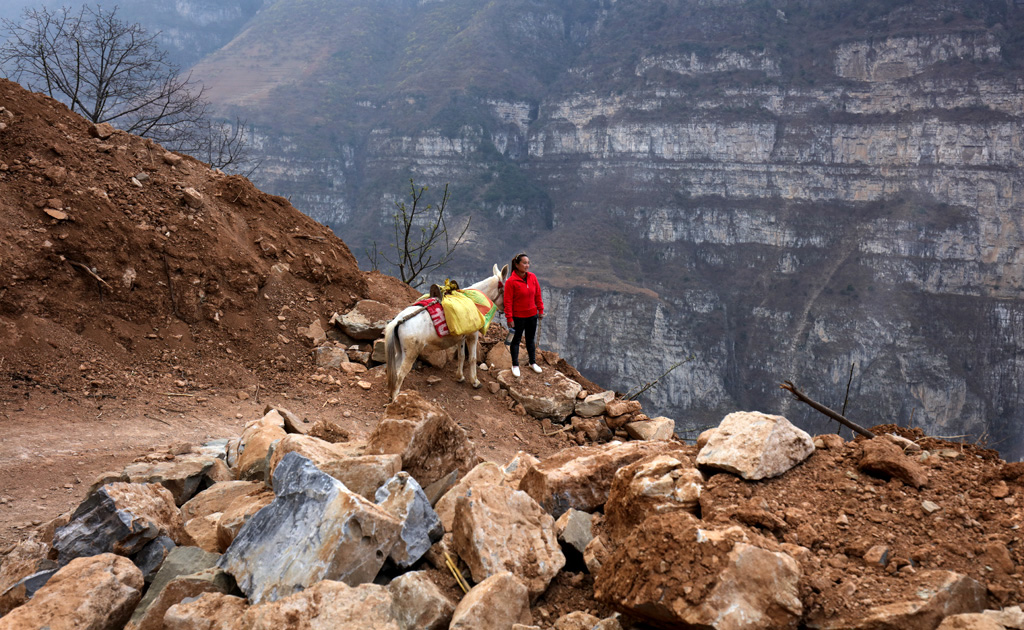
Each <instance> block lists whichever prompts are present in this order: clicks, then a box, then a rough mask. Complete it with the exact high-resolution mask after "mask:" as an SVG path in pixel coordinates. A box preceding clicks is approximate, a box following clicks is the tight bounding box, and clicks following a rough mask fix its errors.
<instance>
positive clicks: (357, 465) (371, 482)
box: [320, 454, 402, 501]
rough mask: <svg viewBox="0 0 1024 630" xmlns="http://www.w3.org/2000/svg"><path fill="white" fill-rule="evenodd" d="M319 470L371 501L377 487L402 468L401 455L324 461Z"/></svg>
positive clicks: (364, 456) (360, 456)
mask: <svg viewBox="0 0 1024 630" xmlns="http://www.w3.org/2000/svg"><path fill="white" fill-rule="evenodd" d="M320 470H322V471H323V472H325V473H327V474H328V475H330V476H332V477H334V478H335V479H337V480H338V481H340V482H341V483H343V484H345V487H346V488H348V489H349V490H351V491H352V492H355V493H356V494H358V495H360V496H361V497H363V498H365V499H367V500H369V501H373V500H374V496H375V495H376V493H377V488H380V487H381V486H383V485H384V482H386V481H387V480H388V479H391V478H392V477H394V476H395V475H397V474H398V471H400V470H402V456H401V455H394V454H391V455H357V456H353V457H346V458H345V459H338V460H335V461H333V462H325V463H324V464H323V466H322V467H320Z"/></svg>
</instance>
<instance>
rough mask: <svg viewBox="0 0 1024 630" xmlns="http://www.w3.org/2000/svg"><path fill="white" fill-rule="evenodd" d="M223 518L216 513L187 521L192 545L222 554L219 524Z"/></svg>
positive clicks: (186, 527)
mask: <svg viewBox="0 0 1024 630" xmlns="http://www.w3.org/2000/svg"><path fill="white" fill-rule="evenodd" d="M221 516H222V515H221V514H220V513H219V512H215V513H213V514H204V515H203V516H199V517H196V518H194V519H192V520H189V521H185V531H186V532H188V535H189V538H191V539H192V544H193V545H195V546H196V547H199V548H200V549H202V550H203V551H208V552H210V553H220V552H221V551H222V549H221V548H220V545H219V544H218V543H217V523H219V522H220V517H221ZM150 544H152V543H150Z"/></svg>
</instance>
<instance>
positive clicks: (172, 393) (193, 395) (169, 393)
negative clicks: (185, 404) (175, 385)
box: [164, 392, 195, 398]
mask: <svg viewBox="0 0 1024 630" xmlns="http://www.w3.org/2000/svg"><path fill="white" fill-rule="evenodd" d="M164 396H189V397H192V398H195V394H178V393H175V392H164Z"/></svg>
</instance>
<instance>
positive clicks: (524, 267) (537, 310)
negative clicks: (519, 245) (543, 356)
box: [505, 254, 544, 378]
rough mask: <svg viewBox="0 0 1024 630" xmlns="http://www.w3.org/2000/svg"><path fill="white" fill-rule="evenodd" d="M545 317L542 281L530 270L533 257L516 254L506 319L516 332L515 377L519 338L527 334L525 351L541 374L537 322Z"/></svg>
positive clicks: (513, 347)
mask: <svg viewBox="0 0 1024 630" xmlns="http://www.w3.org/2000/svg"><path fill="white" fill-rule="evenodd" d="M543 318H544V300H543V299H541V295H540V282H538V281H537V276H535V275H533V274H532V273H530V257H529V256H527V255H526V254H516V257H515V258H513V259H512V275H510V276H509V278H508V280H506V281H505V319H506V320H507V322H508V327H509V328H510V329H512V330H514V331H515V333H514V334H513V336H512V341H511V346H510V348H509V349H510V350H511V352H512V376H515V377H516V378H519V340H520V339H522V338H523V334H524V333H525V334H526V353H527V355H529V358H530V367H531V368H532V369H533V371H534V372H536V373H538V374H540V373H541V371H542V370H541V369H540V366H539V365H537V339H536V338H537V321H538V320H540V319H543Z"/></svg>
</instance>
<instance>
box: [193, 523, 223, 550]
mask: <svg viewBox="0 0 1024 630" xmlns="http://www.w3.org/2000/svg"><path fill="white" fill-rule="evenodd" d="M220 517H221V514H219V513H214V514H204V515H203V516H198V517H196V518H193V519H191V520H188V521H185V531H186V532H188V535H189V538H191V539H192V544H193V545H195V546H196V547H199V548H200V549H202V550H203V551H208V552H210V553H220V552H221V548H220V544H219V543H218V542H217V524H218V523H219V522H220Z"/></svg>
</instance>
